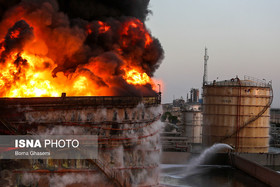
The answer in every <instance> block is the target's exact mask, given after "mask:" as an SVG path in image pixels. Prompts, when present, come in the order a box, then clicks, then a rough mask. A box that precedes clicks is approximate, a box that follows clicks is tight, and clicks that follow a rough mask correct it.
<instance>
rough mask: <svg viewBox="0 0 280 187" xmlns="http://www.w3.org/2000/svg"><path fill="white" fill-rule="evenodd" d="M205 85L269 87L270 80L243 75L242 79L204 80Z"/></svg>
mask: <svg viewBox="0 0 280 187" xmlns="http://www.w3.org/2000/svg"><path fill="white" fill-rule="evenodd" d="M205 86H245V87H247V86H249V87H264V88H269V87H271V82H268V83H266V81H265V80H264V79H263V80H260V79H256V78H253V77H249V76H244V80H240V79H239V78H232V79H229V80H222V81H216V80H214V81H212V82H206V83H205Z"/></svg>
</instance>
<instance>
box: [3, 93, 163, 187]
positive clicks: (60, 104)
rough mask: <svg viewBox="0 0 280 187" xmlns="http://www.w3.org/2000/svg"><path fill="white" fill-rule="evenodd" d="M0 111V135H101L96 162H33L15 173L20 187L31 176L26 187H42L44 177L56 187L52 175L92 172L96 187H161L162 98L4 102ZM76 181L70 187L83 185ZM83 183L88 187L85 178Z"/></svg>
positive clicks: (49, 160)
mask: <svg viewBox="0 0 280 187" xmlns="http://www.w3.org/2000/svg"><path fill="white" fill-rule="evenodd" d="M0 111H1V115H0V121H1V125H2V128H1V131H2V134H29V135H31V134H34V135H36V134H55V135H63V134H64V135H65V134H74V135H98V158H97V159H93V160H89V159H88V160H67V159H65V160H53V159H48V160H43V161H38V160H34V159H33V160H30V162H29V163H28V164H25V166H24V167H22V165H23V162H22V161H20V160H19V161H17V164H15V165H14V168H12V169H13V171H16V172H15V173H16V174H17V176H16V178H17V180H16V181H17V183H18V185H22V184H26V180H27V181H28V180H30V176H32V175H34V176H33V177H32V181H28V183H27V184H30V185H38V184H39V186H42V185H40V181H41V180H42V178H46V177H49V180H47V181H45V183H46V184H49V185H56V182H53V180H54V179H52V177H51V176H49V175H50V174H52V175H55V174H56V173H60V176H62V177H61V178H65V177H66V174H67V173H74V172H75V173H76V175H79V177H80V176H84V173H85V172H88V173H90V172H93V171H94V172H95V174H96V175H95V176H94V175H93V176H91V177H93V178H95V179H96V180H95V182H94V185H98V186H110V185H117V186H135V185H147V186H153V185H157V184H158V164H159V153H160V147H159V133H158V132H159V131H160V129H161V122H160V120H159V118H160V115H161V106H160V97H159V96H154V97H152V96H150V97H116V96H115V97H66V96H65V94H63V96H62V97H59V98H58V97H57V98H50V97H48V98H46V97H45V98H44V97H42V98H0ZM38 162H41V163H40V164H39V166H37V163H38ZM34 163H35V164H34ZM34 165H36V166H37V168H36V169H34V168H32V167H33V166H34ZM6 169H7V168H6ZM26 173H27V174H29V175H28V176H27V175H26ZM38 176H39V177H38ZM63 176H64V177H63ZM53 177H54V176H53ZM79 177H78V178H79ZM78 178H76V177H75V176H72V179H71V181H73V182H72V184H81V181H79V180H78ZM85 178H86V177H85ZM60 180H62V179H60ZM75 180H77V181H75ZM24 181H25V182H24ZM83 182H86V183H88V184H90V181H88V180H87V179H84V181H83ZM70 184H71V182H70ZM12 185H13V186H14V185H16V184H14V183H13V184H12ZM92 185H93V184H92ZM43 186H44V185H43Z"/></svg>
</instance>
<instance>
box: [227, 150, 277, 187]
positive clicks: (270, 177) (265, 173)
mask: <svg viewBox="0 0 280 187" xmlns="http://www.w3.org/2000/svg"><path fill="white" fill-rule="evenodd" d="M230 158H231V159H230V160H231V163H232V166H234V167H236V168H238V169H240V170H242V171H244V172H246V173H247V174H249V175H251V176H253V177H255V178H257V179H259V180H260V181H262V182H264V183H266V184H268V185H269V186H272V187H279V185H280V174H279V173H277V172H276V171H273V170H271V169H268V168H266V167H263V166H261V165H259V164H257V163H255V162H253V161H250V160H247V159H245V158H243V157H241V156H239V155H237V154H231V157H230ZM252 158H253V157H252Z"/></svg>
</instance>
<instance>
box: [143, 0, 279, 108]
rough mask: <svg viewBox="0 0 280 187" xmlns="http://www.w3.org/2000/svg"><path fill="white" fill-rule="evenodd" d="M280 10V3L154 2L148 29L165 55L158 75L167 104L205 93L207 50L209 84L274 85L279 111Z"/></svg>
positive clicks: (247, 0) (239, 0)
mask: <svg viewBox="0 0 280 187" xmlns="http://www.w3.org/2000/svg"><path fill="white" fill-rule="evenodd" d="M279 7H280V1H279V0H211V1H210V0H151V2H150V9H151V10H152V11H153V15H150V16H149V20H148V21H147V22H146V24H147V27H148V28H149V29H150V30H151V32H152V34H153V35H154V36H155V37H157V38H158V39H159V40H160V41H161V44H162V46H163V48H164V50H165V59H164V60H163V62H162V64H161V66H160V68H159V69H158V70H157V72H156V74H155V75H156V78H158V79H162V80H163V82H164V90H163V103H166V102H171V101H172V99H173V96H175V98H179V97H181V96H183V97H184V99H185V98H186V94H187V92H188V91H189V90H190V89H191V88H192V87H194V88H200V89H201V87H202V77H203V56H204V47H205V46H207V48H208V54H209V56H210V57H209V61H208V80H215V79H217V78H218V80H225V79H231V78H233V77H236V75H238V76H239V78H241V79H243V78H244V75H249V76H252V77H256V78H259V79H266V80H267V81H269V80H272V86H273V90H274V101H273V107H280V76H279V72H280V63H279V62H280V20H279V19H280V11H279Z"/></svg>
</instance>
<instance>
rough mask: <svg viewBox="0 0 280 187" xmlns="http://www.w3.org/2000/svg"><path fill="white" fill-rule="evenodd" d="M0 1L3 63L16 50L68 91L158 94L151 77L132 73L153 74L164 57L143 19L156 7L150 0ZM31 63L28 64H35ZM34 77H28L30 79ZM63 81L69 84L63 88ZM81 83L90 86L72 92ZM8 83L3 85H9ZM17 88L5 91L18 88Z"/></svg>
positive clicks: (93, 93)
mask: <svg viewBox="0 0 280 187" xmlns="http://www.w3.org/2000/svg"><path fill="white" fill-rule="evenodd" d="M0 5H2V6H3V7H6V8H7V9H8V10H7V11H6V12H5V13H4V10H2V11H1V10H0V17H1V23H0V37H2V38H5V41H4V42H2V50H3V51H2V53H1V59H2V61H3V62H2V63H7V62H6V61H7V60H6V56H7V55H9V54H10V53H12V52H13V53H14V52H16V53H17V54H18V57H21V58H22V60H21V61H24V60H28V59H27V58H26V57H25V58H24V57H23V56H24V55H25V56H35V57H36V60H38V61H40V62H42V61H43V63H44V64H45V66H44V70H48V71H49V72H50V73H51V76H52V77H48V76H46V75H44V77H43V78H47V80H48V81H49V82H50V83H51V86H53V87H55V89H56V90H57V91H60V92H67V94H68V93H70V94H72V95H138V96H139V95H141V96H143V95H154V94H155V91H154V90H153V86H154V84H153V83H152V82H150V81H147V82H144V83H135V82H133V81H135V80H134V79H133V78H131V77H130V76H135V77H137V79H143V77H144V76H146V75H147V76H149V77H152V76H153V75H154V72H155V71H156V69H157V68H158V67H159V66H160V64H161V61H162V59H163V49H162V47H161V44H160V42H159V41H158V39H157V38H155V37H153V36H152V35H151V33H150V31H149V30H148V29H147V28H146V25H145V23H144V21H145V20H146V18H147V16H148V15H149V13H150V12H151V11H150V10H149V9H148V5H149V0H114V1H113V0H81V1H74V0H58V1H56V0H22V1H21V2H19V1H11V2H10V1H9V3H8V2H4V1H3V2H2V1H0ZM15 34H16V36H15ZM22 54H24V55H22ZM13 61H14V62H15V61H16V60H15V59H13ZM26 63H27V64H29V66H28V67H29V69H30V68H32V67H34V66H32V65H30V63H31V62H29V61H27V62H26ZM36 64H37V63H36ZM131 70H134V72H133V73H131V72H132V71H131ZM33 71H38V68H35V69H34V70H33ZM40 71H42V68H41V69H40ZM135 72H136V73H135ZM129 73H130V75H129ZM144 73H145V74H144ZM20 76H25V75H23V74H21V75H20ZM81 77H84V78H85V79H86V81H84V82H82V81H81V80H80V79H81ZM139 77H141V78H139ZM32 78H33V79H34V77H32ZM84 78H83V79H84ZM29 79H31V78H30V77H27V76H25V77H24V81H25V82H30V81H31V80H29ZM61 82H64V83H65V84H66V83H67V84H66V85H69V87H67V88H63V89H62V88H60V87H59V86H58V85H60V84H61ZM77 82H79V84H80V85H81V86H80V89H81V88H83V87H87V88H88V89H87V90H85V91H83V92H81V93H79V92H78V93H72V92H73V89H75V85H76V86H77V84H76V83H77ZM5 83H6V82H4V83H2V84H3V85H0V86H1V87H6V86H7V85H8V84H10V82H9V83H7V84H6V85H5ZM20 84H24V83H23V79H21V82H20ZM27 87H28V86H27ZM14 89H16V88H13V87H11V88H10V90H9V89H8V90H7V92H5V93H3V94H4V96H7V95H8V96H9V95H11V92H13V93H15V91H14ZM9 91H10V93H9ZM17 93H18V91H17ZM22 93H24V92H22ZM3 94H2V95H3ZM5 94H6V95H5ZM43 96H44V95H43Z"/></svg>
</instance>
